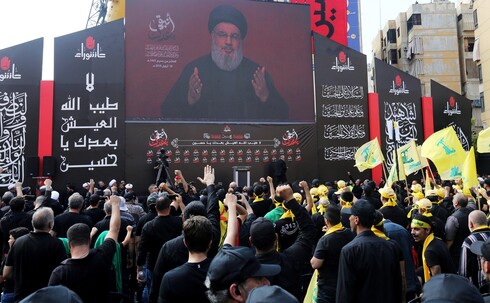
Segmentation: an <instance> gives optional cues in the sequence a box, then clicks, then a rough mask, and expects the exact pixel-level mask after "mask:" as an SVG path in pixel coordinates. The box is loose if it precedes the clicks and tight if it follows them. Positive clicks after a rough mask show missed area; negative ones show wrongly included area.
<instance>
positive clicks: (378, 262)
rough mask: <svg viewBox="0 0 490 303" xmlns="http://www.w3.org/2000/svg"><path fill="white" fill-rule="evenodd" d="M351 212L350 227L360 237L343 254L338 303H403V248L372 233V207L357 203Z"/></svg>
mask: <svg viewBox="0 0 490 303" xmlns="http://www.w3.org/2000/svg"><path fill="white" fill-rule="evenodd" d="M351 210H352V215H351V216H350V223H351V224H350V225H351V229H352V230H354V231H355V232H356V234H357V236H356V237H355V238H354V240H352V241H351V242H350V243H349V244H347V245H345V246H344V247H343V248H342V251H341V253H340V262H339V277H338V282H337V296H336V297H337V299H336V301H337V302H338V303H346V302H363V301H365V300H367V301H369V302H378V303H381V302H386V303H392V302H401V301H402V298H403V296H402V274H401V268H400V266H401V262H400V259H401V260H403V255H402V252H401V250H400V248H399V247H398V246H397V244H396V243H395V242H392V241H386V240H384V239H381V238H379V237H377V236H376V235H375V234H374V233H373V232H372V231H371V227H372V225H373V222H374V215H375V209H374V207H373V206H372V205H371V203H369V202H368V201H367V200H363V199H360V200H357V201H356V203H354V205H353V206H352V209H351Z"/></svg>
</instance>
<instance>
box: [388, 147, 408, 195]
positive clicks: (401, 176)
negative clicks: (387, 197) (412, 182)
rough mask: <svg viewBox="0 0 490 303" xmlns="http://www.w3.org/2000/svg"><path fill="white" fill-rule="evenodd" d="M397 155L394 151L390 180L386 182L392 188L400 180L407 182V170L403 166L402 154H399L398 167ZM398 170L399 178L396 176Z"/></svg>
mask: <svg viewBox="0 0 490 303" xmlns="http://www.w3.org/2000/svg"><path fill="white" fill-rule="evenodd" d="M395 159H396V155H395V151H393V165H392V166H391V170H390V175H389V176H388V180H387V181H386V184H387V185H388V187H391V185H392V184H393V183H394V182H395V181H398V180H405V169H404V167H403V165H402V157H401V155H400V154H398V166H397V165H396V160H395ZM397 167H399V169H398V176H397V175H396V171H397Z"/></svg>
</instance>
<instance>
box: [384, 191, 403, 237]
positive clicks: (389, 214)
mask: <svg viewBox="0 0 490 303" xmlns="http://www.w3.org/2000/svg"><path fill="white" fill-rule="evenodd" d="M379 193H380V194H381V202H382V203H383V206H382V207H381V208H380V209H379V211H380V212H381V213H382V214H383V217H384V218H385V219H389V220H390V221H391V222H393V223H396V224H400V225H401V226H403V227H405V228H406V227H407V214H406V213H405V210H403V209H402V208H401V207H400V206H398V203H397V196H396V194H395V191H394V190H393V189H392V188H391V187H383V188H381V189H380V190H379Z"/></svg>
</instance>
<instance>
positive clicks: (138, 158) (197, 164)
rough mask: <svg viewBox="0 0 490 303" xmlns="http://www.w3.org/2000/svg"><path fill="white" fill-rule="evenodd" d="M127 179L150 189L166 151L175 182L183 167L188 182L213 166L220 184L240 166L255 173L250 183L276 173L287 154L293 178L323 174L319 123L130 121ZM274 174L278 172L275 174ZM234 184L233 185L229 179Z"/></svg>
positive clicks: (170, 174) (288, 172)
mask: <svg viewBox="0 0 490 303" xmlns="http://www.w3.org/2000/svg"><path fill="white" fill-rule="evenodd" d="M126 131H127V134H128V138H130V139H128V141H127V145H126V153H127V157H128V159H131V161H127V162H126V181H127V182H131V183H133V184H135V186H137V187H138V188H142V187H144V188H146V186H148V184H151V183H155V181H156V179H157V173H158V172H157V170H156V169H154V168H155V166H157V160H158V159H159V158H161V156H160V155H159V152H160V150H161V149H162V148H163V149H165V156H166V157H167V160H168V163H169V167H168V169H167V171H168V174H169V178H170V180H173V178H174V176H175V175H174V171H175V170H177V169H178V170H181V171H182V172H183V173H184V175H185V177H186V180H187V181H191V180H193V181H195V180H196V178H197V177H198V176H200V177H202V174H203V167H204V166H205V165H207V164H209V165H212V166H213V167H214V168H216V182H223V184H224V185H226V186H227V185H228V183H229V182H230V181H231V180H233V177H234V176H233V171H234V168H237V169H239V170H248V171H250V182H251V184H252V183H253V182H254V181H257V180H258V179H259V178H260V177H265V176H267V175H271V174H272V173H273V171H272V167H273V164H274V162H275V161H276V160H277V159H279V158H281V157H283V158H284V161H285V162H286V163H287V166H288V170H287V178H288V181H289V182H292V181H294V180H298V179H302V180H303V179H304V180H311V179H312V178H315V177H316V176H317V171H316V169H312V168H316V160H315V148H316V145H315V138H314V136H315V135H314V125H281V126H278V125H234V124H233V125H232V124H230V125H227V124H177V123H173V124H139V123H138V124H136V123H135V124H133V123H130V124H127V125H126ZM271 176H272V175H271ZM225 182H228V183H225Z"/></svg>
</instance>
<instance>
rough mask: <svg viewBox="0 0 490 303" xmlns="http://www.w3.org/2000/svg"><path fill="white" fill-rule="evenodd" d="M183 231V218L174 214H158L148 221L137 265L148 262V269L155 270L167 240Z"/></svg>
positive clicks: (140, 244)
mask: <svg viewBox="0 0 490 303" xmlns="http://www.w3.org/2000/svg"><path fill="white" fill-rule="evenodd" d="M181 233H182V218H181V217H174V216H158V217H156V218H155V219H153V220H151V221H150V222H148V223H146V224H145V226H144V227H143V232H142V233H141V241H140V243H139V246H138V258H137V260H136V265H138V266H142V265H144V264H145V261H146V263H147V265H148V266H147V267H148V270H150V271H153V267H155V263H156V260H157V257H158V253H159V252H160V249H161V248H162V246H163V244H165V242H167V241H169V240H172V239H173V238H176V237H178V236H180V234H181Z"/></svg>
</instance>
